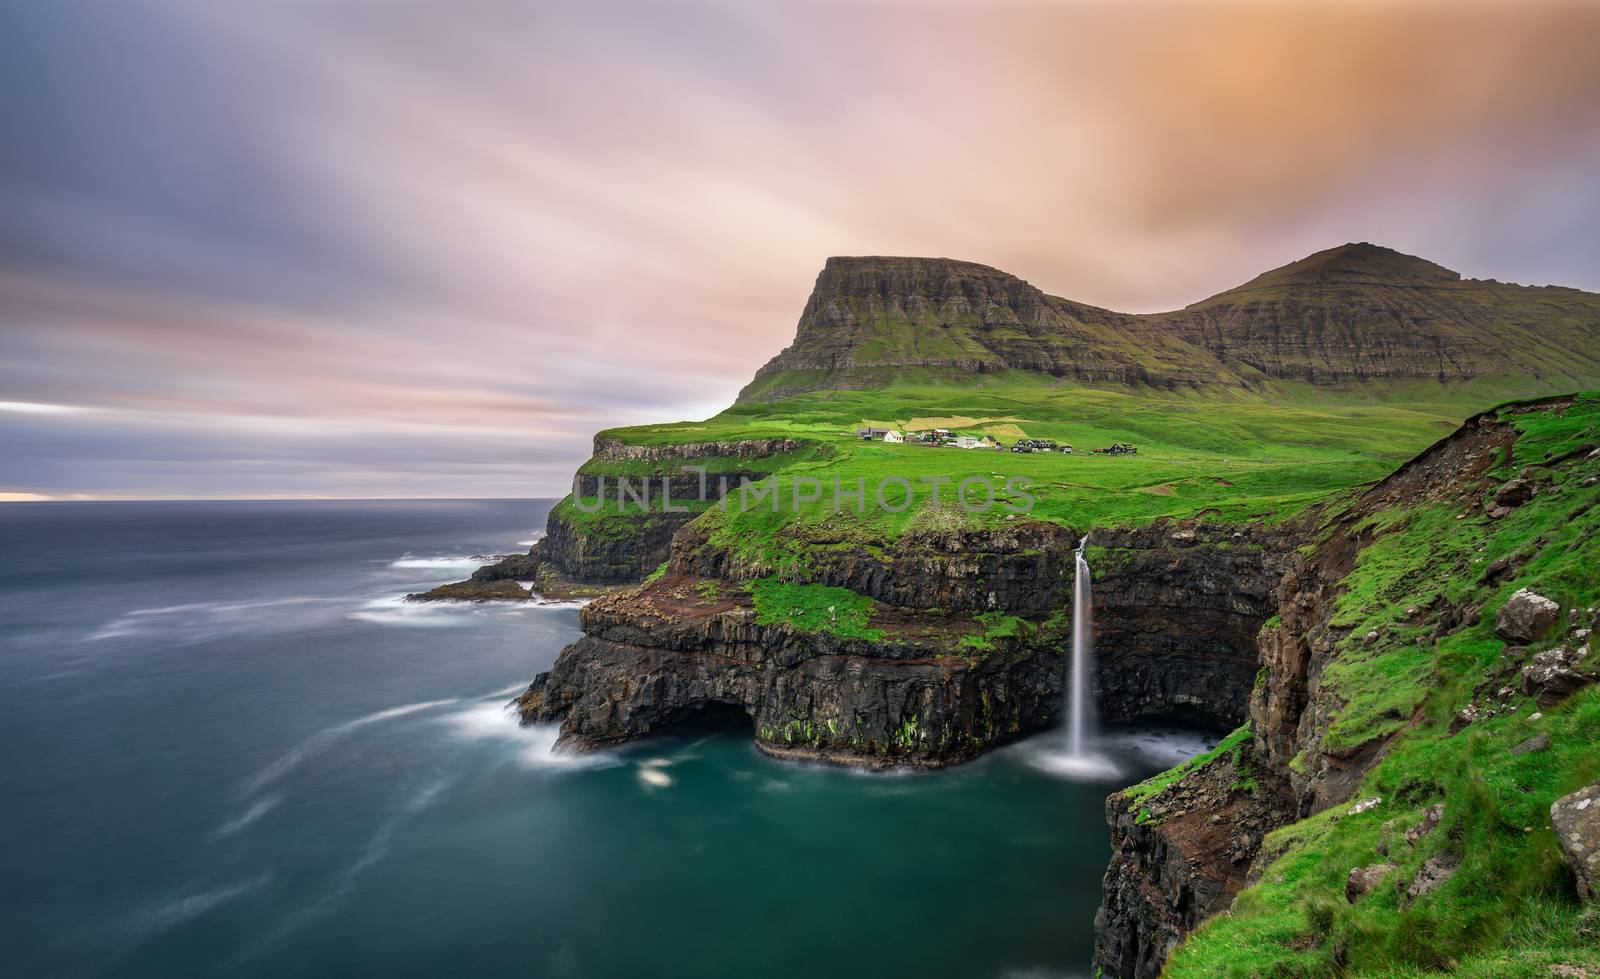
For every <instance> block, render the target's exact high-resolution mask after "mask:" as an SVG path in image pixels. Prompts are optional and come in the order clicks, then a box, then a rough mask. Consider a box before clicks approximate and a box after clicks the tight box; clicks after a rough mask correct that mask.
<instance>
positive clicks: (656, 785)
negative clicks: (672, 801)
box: [639, 767, 672, 789]
mask: <svg viewBox="0 0 1600 979" xmlns="http://www.w3.org/2000/svg"><path fill="white" fill-rule="evenodd" d="M639 781H641V782H643V783H644V784H645V785H648V786H649V787H650V788H653V789H664V788H666V787H668V786H670V785H671V784H672V776H671V775H668V774H667V773H666V772H663V771H662V770H661V769H659V768H643V767H641V768H640V769H639Z"/></svg>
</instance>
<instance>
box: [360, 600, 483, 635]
mask: <svg viewBox="0 0 1600 979" xmlns="http://www.w3.org/2000/svg"><path fill="white" fill-rule="evenodd" d="M473 607H475V603H473V602H408V601H406V600H405V597H404V596H403V595H396V596H391V597H389V598H378V599H374V600H372V601H370V602H367V603H366V604H364V605H362V606H361V608H360V609H359V610H357V611H355V612H351V613H350V618H352V619H356V620H358V621H361V622H373V623H376V624H378V625H400V626H412V627H416V628H423V629H438V628H450V627H453V626H460V625H467V624H469V623H470V622H471V620H470V619H468V618H466V617H464V616H462V615H460V614H455V613H459V612H461V611H463V610H466V609H471V608H473Z"/></svg>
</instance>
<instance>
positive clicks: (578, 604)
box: [528, 589, 594, 608]
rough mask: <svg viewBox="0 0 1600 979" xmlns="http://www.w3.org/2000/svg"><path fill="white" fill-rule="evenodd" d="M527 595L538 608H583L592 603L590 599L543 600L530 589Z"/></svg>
mask: <svg viewBox="0 0 1600 979" xmlns="http://www.w3.org/2000/svg"><path fill="white" fill-rule="evenodd" d="M528 594H530V595H532V596H533V601H534V604H536V605H537V606H539V607H540V608H583V607H584V606H585V605H588V604H589V603H590V602H592V601H594V599H592V598H545V597H544V596H543V595H541V594H539V593H538V592H536V591H533V590H532V589H529V590H528Z"/></svg>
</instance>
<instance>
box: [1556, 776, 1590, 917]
mask: <svg viewBox="0 0 1600 979" xmlns="http://www.w3.org/2000/svg"><path fill="white" fill-rule="evenodd" d="M1550 825H1551V826H1552V827H1553V828H1554V829H1555V831H1556V838H1557V839H1559V840H1560V841H1561V855H1562V856H1563V857H1565V858H1566V861H1567V865H1568V866H1569V867H1571V868H1572V873H1573V875H1574V876H1576V877H1577V880H1578V896H1579V897H1581V898H1582V899H1583V900H1585V901H1600V782H1595V783H1594V784H1593V785H1589V786H1586V787H1585V788H1581V789H1579V790H1578V791H1576V792H1574V793H1572V794H1571V795H1567V796H1562V797H1561V798H1559V799H1557V800H1556V801H1555V803H1554V804H1553V805H1552V806H1551V807H1550Z"/></svg>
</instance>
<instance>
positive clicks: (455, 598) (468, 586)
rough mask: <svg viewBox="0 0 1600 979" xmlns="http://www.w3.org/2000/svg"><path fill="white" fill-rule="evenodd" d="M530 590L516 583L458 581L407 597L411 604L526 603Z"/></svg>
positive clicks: (506, 581) (502, 581)
mask: <svg viewBox="0 0 1600 979" xmlns="http://www.w3.org/2000/svg"><path fill="white" fill-rule="evenodd" d="M528 597H529V595H528V589H526V588H524V587H522V586H521V585H519V584H517V583H516V582H515V581H510V580H505V579H501V580H499V581H475V580H470V579H469V580H467V581H456V582H452V583H450V584H448V585H440V586H438V587H437V588H433V589H431V590H429V591H425V592H422V593H421V594H416V595H407V596H406V601H409V602H440V601H444V602H525V601H527V600H528Z"/></svg>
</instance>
